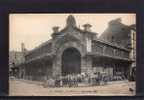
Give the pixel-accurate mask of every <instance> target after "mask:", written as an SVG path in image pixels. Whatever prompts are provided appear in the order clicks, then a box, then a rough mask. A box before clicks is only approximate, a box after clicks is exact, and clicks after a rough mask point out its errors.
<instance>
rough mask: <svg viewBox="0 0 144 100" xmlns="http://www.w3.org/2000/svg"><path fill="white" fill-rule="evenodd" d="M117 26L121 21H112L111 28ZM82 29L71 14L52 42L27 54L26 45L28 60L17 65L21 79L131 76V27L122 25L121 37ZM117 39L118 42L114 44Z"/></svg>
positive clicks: (26, 52) (24, 50)
mask: <svg viewBox="0 0 144 100" xmlns="http://www.w3.org/2000/svg"><path fill="white" fill-rule="evenodd" d="M116 23H121V21H120V20H119V19H116V20H113V21H111V22H110V23H109V26H111V24H114V26H115V25H116ZM122 25H123V24H122ZM83 27H84V29H80V28H78V27H77V25H76V21H75V18H74V16H72V15H69V16H68V18H67V20H66V26H65V28H64V29H62V30H59V27H57V26H56V27H53V33H52V35H51V36H52V38H51V39H50V40H48V41H46V42H45V43H43V44H41V45H39V46H38V47H36V48H34V49H33V50H31V51H26V49H25V47H24V44H23V45H22V52H23V54H24V57H25V61H24V62H23V63H22V64H20V65H19V66H18V69H19V70H18V76H19V77H20V78H23V79H28V80H38V81H42V80H44V79H45V78H49V77H55V76H57V75H62V76H65V75H68V74H80V73H89V74H90V73H94V72H106V73H107V74H108V75H112V76H114V75H116V74H117V73H122V74H123V75H124V76H125V77H128V73H129V69H130V67H131V64H132V62H133V60H132V59H131V58H130V52H131V48H130V45H131V44H130V35H129V34H130V33H131V32H130V31H131V28H129V26H126V25H123V27H122V28H123V29H122V31H125V32H122V33H121V32H120V34H121V35H119V36H120V37H119V38H117V36H118V35H114V34H113V35H109V34H108V35H107V36H106V34H107V32H104V33H103V34H102V35H101V36H100V37H99V38H98V37H97V34H98V33H95V32H92V31H91V29H90V28H91V27H92V26H91V25H90V24H85V25H83ZM108 30H109V29H108ZM122 34H124V35H123V36H122ZM106 37H107V38H110V41H107V39H106ZM120 38H121V39H120ZM117 39H119V41H118V43H117V41H115V40H117Z"/></svg>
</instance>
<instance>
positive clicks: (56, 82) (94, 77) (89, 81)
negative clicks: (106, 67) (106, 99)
mask: <svg viewBox="0 0 144 100" xmlns="http://www.w3.org/2000/svg"><path fill="white" fill-rule="evenodd" d="M123 79H124V78H123V77H122V76H121V77H120V76H119V77H113V76H109V75H106V74H105V73H99V72H98V73H95V74H87V73H82V74H68V75H65V76H60V75H57V76H56V77H55V78H54V77H51V78H49V79H47V80H45V82H44V87H78V86H79V85H80V84H84V86H96V85H106V84H107V82H108V81H112V80H123Z"/></svg>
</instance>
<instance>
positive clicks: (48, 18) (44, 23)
mask: <svg viewBox="0 0 144 100" xmlns="http://www.w3.org/2000/svg"><path fill="white" fill-rule="evenodd" d="M68 15H73V16H74V17H75V20H76V24H77V26H78V27H79V26H80V28H81V29H83V27H82V25H84V24H86V23H89V24H91V25H92V28H91V30H92V31H93V32H97V33H99V35H100V34H101V33H102V32H103V31H104V30H105V29H106V28H107V25H108V22H109V21H111V20H113V19H116V18H121V19H122V23H124V24H126V25H131V24H135V23H136V22H135V20H136V18H135V17H136V15H135V14H134V13H125V14H98V13H97V14H10V15H9V21H10V24H9V28H10V30H9V33H10V35H9V39H10V43H9V44H10V50H15V51H20V50H21V43H22V42H23V43H24V44H25V46H26V48H27V49H28V50H31V49H33V48H35V47H36V46H38V45H40V44H41V43H43V42H45V41H47V40H48V39H50V38H51V34H52V32H53V31H52V27H53V26H59V27H60V30H61V29H63V28H64V27H65V25H66V18H67V16H68Z"/></svg>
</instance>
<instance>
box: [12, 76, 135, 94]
mask: <svg viewBox="0 0 144 100" xmlns="http://www.w3.org/2000/svg"><path fill="white" fill-rule="evenodd" d="M129 88H132V90H133V91H130V89H129ZM9 95H10V96H87V95H88V96H134V95H135V82H129V81H116V82H109V83H108V84H107V85H103V86H87V87H71V88H69V87H59V88H52V87H47V88H44V87H43V86H42V82H35V81H28V80H19V79H12V80H11V79H10V81H9Z"/></svg>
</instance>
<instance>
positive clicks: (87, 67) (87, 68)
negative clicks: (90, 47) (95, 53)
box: [81, 56, 92, 73]
mask: <svg viewBox="0 0 144 100" xmlns="http://www.w3.org/2000/svg"><path fill="white" fill-rule="evenodd" d="M91 71H92V58H91V57H90V56H87V57H83V58H82V60H81V72H87V73H89V72H91Z"/></svg>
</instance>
